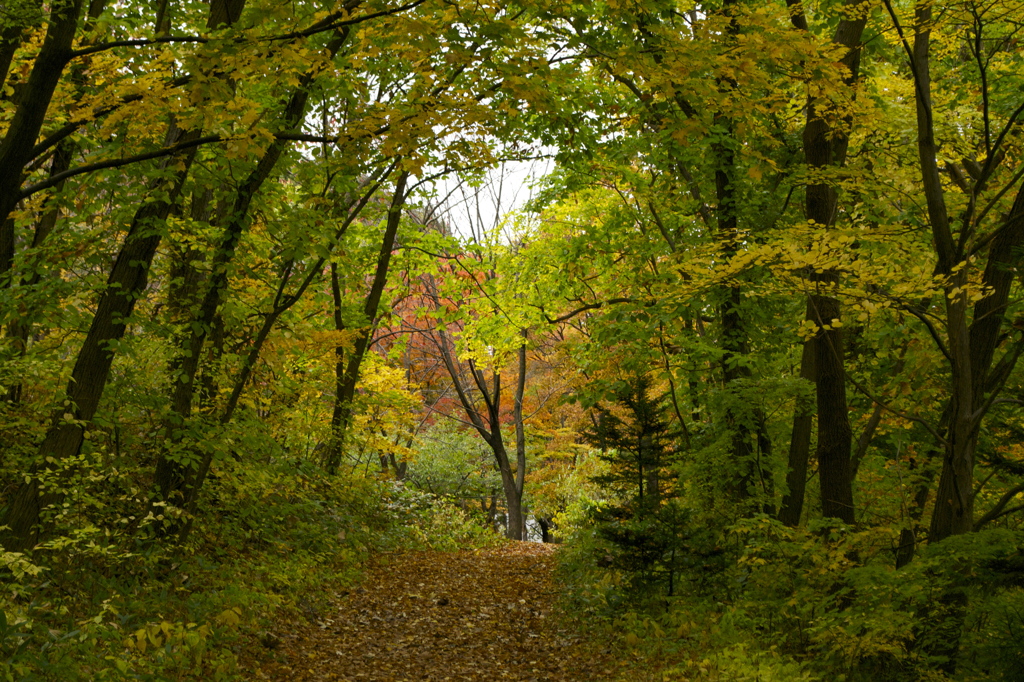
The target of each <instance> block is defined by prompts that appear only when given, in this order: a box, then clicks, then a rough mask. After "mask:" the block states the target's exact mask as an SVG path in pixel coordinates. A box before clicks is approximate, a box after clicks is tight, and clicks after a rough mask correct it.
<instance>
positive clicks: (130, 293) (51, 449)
mask: <svg viewBox="0 0 1024 682" xmlns="http://www.w3.org/2000/svg"><path fill="white" fill-rule="evenodd" d="M179 134H180V131H177V130H174V131H172V133H170V134H169V135H168V138H169V139H171V141H173V138H176V137H177V136H178V135H179ZM193 156H194V152H191V153H188V154H187V155H186V156H185V157H184V169H183V170H179V171H177V173H176V175H175V182H174V185H173V186H172V188H171V189H170V191H169V192H167V196H166V197H165V198H164V199H161V200H159V201H152V202H148V203H146V204H145V205H144V206H143V207H142V208H140V209H139V210H138V211H137V212H136V214H135V217H134V219H133V220H132V225H131V227H130V228H129V231H128V235H127V236H126V237H125V242H124V245H123V246H122V247H121V251H120V253H119V254H118V256H117V260H116V261H115V262H114V267H113V269H112V270H111V273H110V277H109V278H108V280H107V287H106V288H105V289H104V291H103V294H102V296H100V300H99V304H98V305H97V308H96V314H95V316H94V317H93V321H92V325H91V326H90V327H89V332H88V334H87V335H86V337H85V341H83V343H82V348H81V350H80V351H79V353H78V359H77V361H76V362H75V366H74V369H73V370H72V372H71V381H70V382H69V383H68V387H67V390H66V393H65V401H66V405H65V406H63V407H61V408H60V409H59V410H58V411H57V412H56V413H55V414H54V416H53V423H52V425H51V426H50V428H49V430H48V431H47V433H46V436H45V438H44V439H43V443H42V445H41V446H40V448H39V459H40V460H41V461H46V460H47V458H52V460H55V461H56V462H61V461H63V460H66V459H67V458H69V457H73V456H74V455H76V454H78V451H79V448H81V446H82V440H83V434H84V428H85V425H86V424H87V423H88V422H89V421H90V420H91V419H92V418H93V416H94V415H95V413H96V409H97V407H98V406H99V402H100V398H101V396H102V395H103V389H104V387H105V386H106V383H107V379H108V377H109V375H110V366H111V364H112V362H113V360H114V353H113V351H111V350H110V348H111V343H112V342H116V341H118V340H120V339H121V338H123V337H124V334H125V329H126V326H127V321H128V319H129V318H130V317H131V314H132V311H133V310H134V308H135V301H136V299H137V298H138V297H139V296H141V295H142V292H143V291H144V290H145V288H146V284H147V282H148V274H149V266H150V264H151V263H152V260H153V255H154V254H155V253H156V248H157V245H158V244H159V243H160V236H161V234H162V232H163V227H162V223H163V221H164V220H166V219H167V215H168V214H169V213H170V211H171V208H172V206H173V204H174V202H175V201H177V198H178V196H179V194H180V192H181V187H182V185H183V184H184V182H185V177H186V175H187V174H188V168H189V166H190V164H191V162H192V158H193ZM170 161H171V160H170V159H169V160H168V161H167V162H165V165H166V163H170ZM48 467H49V465H47V468H48ZM40 471H41V470H36V471H34V472H33V476H32V477H31V478H30V479H29V480H28V481H27V482H25V483H23V484H22V485H21V486H20V487H19V488H18V490H17V491H16V492H15V494H14V495H13V496H12V498H11V501H10V504H9V505H8V509H7V514H6V515H5V517H4V523H5V524H6V525H7V526H9V527H10V530H9V531H6V533H5V535H4V543H3V544H4V546H5V547H6V548H7V549H8V550H11V551H24V550H27V549H30V548H31V547H32V546H33V545H34V544H35V541H36V538H37V529H36V525H37V524H38V522H39V514H40V512H41V511H42V509H43V508H44V507H46V506H48V505H50V504H53V503H55V502H57V501H58V500H60V499H61V496H62V495H61V493H60V492H59V491H46V492H44V491H42V490H41V489H40V482H39V479H38V478H36V477H35V474H38V473H40Z"/></svg>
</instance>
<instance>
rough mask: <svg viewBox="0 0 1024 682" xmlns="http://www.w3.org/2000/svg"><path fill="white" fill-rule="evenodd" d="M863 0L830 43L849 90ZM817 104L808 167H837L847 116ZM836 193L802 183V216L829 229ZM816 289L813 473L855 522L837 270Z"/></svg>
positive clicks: (827, 498)
mask: <svg viewBox="0 0 1024 682" xmlns="http://www.w3.org/2000/svg"><path fill="white" fill-rule="evenodd" d="M865 4H866V3H865V2H864V0H846V2H844V10H845V12H846V15H845V16H844V18H843V19H842V20H840V22H839V26H838V27H837V28H836V32H835V35H834V36H833V38H832V42H833V43H835V44H836V45H839V46H842V47H844V48H846V53H845V54H844V55H843V58H842V59H841V60H840V61H841V64H842V65H843V66H845V67H846V68H847V69H848V71H847V74H846V76H845V78H844V81H845V85H846V86H847V87H849V88H851V89H852V88H854V87H855V86H856V84H857V82H858V80H859V70H860V68H859V67H860V52H861V49H860V42H861V35H862V34H863V32H864V26H865V24H866V22H867V20H866V14H865V12H863V11H862V9H863V6H865ZM793 23H794V25H796V26H797V27H798V28H801V29H804V28H806V18H805V17H804V15H803V13H802V11H800V12H797V13H794V15H793ZM819 108H824V109H827V108H828V104H827V103H825V102H820V101H818V100H816V99H815V98H810V99H809V101H808V103H807V123H806V125H805V127H804V135H803V143H804V155H805V157H806V161H807V165H808V166H809V167H811V168H813V169H827V168H834V167H840V166H842V165H843V164H844V163H845V162H846V151H847V147H848V145H849V138H848V130H847V129H843V128H848V127H849V126H850V124H851V123H852V121H851V120H850V119H849V118H847V119H845V120H844V121H843V126H842V127H840V128H835V127H833V126H832V125H831V124H830V123H829V122H828V120H827V119H826V118H825V116H822V115H819ZM837 206H838V196H837V194H836V190H835V187H833V186H832V185H830V184H828V183H824V182H819V183H814V184H811V185H808V186H807V190H806V198H805V206H804V214H805V215H806V217H807V219H808V221H811V222H813V223H814V224H815V225H817V226H819V228H820V229H831V228H832V227H833V226H834V223H835V218H836V209H837ZM809 279H810V281H811V283H812V284H813V286H814V288H815V292H814V293H813V294H812V295H811V296H810V300H809V304H808V318H807V319H809V320H810V321H811V322H814V323H815V325H817V326H818V333H817V335H816V336H815V339H814V341H815V343H814V360H815V367H816V371H817V374H816V381H815V384H816V385H815V388H816V391H817V400H816V402H817V409H818V448H817V456H818V476H819V482H820V488H821V512H822V515H823V516H825V517H830V518H837V519H840V520H842V521H844V522H846V523H853V522H854V507H853V478H852V476H851V470H850V450H851V446H852V442H853V435H852V431H851V429H850V416H849V413H848V410H847V403H846V367H845V365H846V360H845V357H844V353H843V333H842V329H841V328H840V325H841V313H840V306H839V300H838V299H837V298H836V297H835V293H834V289H835V287H836V286H837V284H838V282H839V273H838V272H837V271H835V270H830V269H826V270H824V271H823V272H820V273H817V272H815V273H812V274H811V275H810V277H809Z"/></svg>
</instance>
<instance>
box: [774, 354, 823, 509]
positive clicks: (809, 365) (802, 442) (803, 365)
mask: <svg viewBox="0 0 1024 682" xmlns="http://www.w3.org/2000/svg"><path fill="white" fill-rule="evenodd" d="M814 358H815V353H814V339H808V340H807V341H804V345H803V352H802V353H801V354H800V378H801V379H803V380H804V381H808V382H810V383H812V384H813V383H815V381H816V377H815V372H814ZM814 413H815V409H814V401H813V399H811V400H806V399H803V398H798V399H797V401H796V407H794V408H793V434H792V436H791V437H790V441H789V467H788V469H787V472H786V494H785V495H784V496H783V498H782V505H781V507H780V509H779V521H781V522H782V523H784V524H786V525H787V526H790V527H793V528H795V527H796V526H799V525H800V518H801V517H802V516H803V510H804V494H805V492H806V490H807V462H808V460H809V459H810V455H811V431H812V430H813V427H814Z"/></svg>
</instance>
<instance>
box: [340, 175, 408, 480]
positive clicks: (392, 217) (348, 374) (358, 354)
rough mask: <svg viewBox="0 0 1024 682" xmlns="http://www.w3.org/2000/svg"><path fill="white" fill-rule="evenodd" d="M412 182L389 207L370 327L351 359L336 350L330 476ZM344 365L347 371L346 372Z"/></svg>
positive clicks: (368, 303)
mask: <svg viewBox="0 0 1024 682" xmlns="http://www.w3.org/2000/svg"><path fill="white" fill-rule="evenodd" d="M408 180H409V174H408V173H406V172H403V173H402V174H401V175H400V176H399V177H398V181H397V182H396V183H395V193H394V196H393V198H392V200H391V206H390V207H389V208H388V222H387V226H386V227H385V228H384V237H383V239H382V240H381V247H380V252H379V253H378V254H377V267H376V269H375V271H374V273H373V282H372V283H371V284H370V290H369V291H368V292H367V295H366V299H365V301H364V302H363V316H364V318H365V320H366V324H367V326H366V327H365V328H364V329H363V330H361V331H360V332H359V335H358V336H357V337H356V342H355V345H354V347H353V349H352V353H351V354H350V355H349V356H348V358H345V357H344V350H343V349H342V348H341V347H338V348H337V349H335V353H336V354H337V362H336V364H335V395H334V410H333V412H332V414H331V438H330V441H329V442H328V447H327V451H326V452H325V454H324V468H325V469H326V470H327V473H329V474H334V473H336V472H337V470H338V466H340V464H341V457H342V453H343V452H344V447H345V436H346V432H347V431H348V427H349V422H350V421H351V419H352V400H353V399H354V398H355V395H356V385H357V384H358V383H359V370H360V367H361V366H362V364H363V358H364V357H365V356H366V351H367V349H369V347H370V340H371V339H372V338H373V333H374V330H375V329H376V326H377V313H378V309H379V308H380V301H381V298H382V297H383V296H384V287H385V286H386V285H387V282H388V273H389V272H390V270H391V255H392V253H393V252H394V250H395V239H396V237H397V236H398V228H399V225H401V222H402V210H403V207H404V206H405V200H406V198H407V197H408V194H407V193H406V184H407V183H408ZM331 275H332V284H331V286H332V291H333V292H334V295H335V306H334V311H335V312H334V324H335V328H336V329H338V330H339V331H340V330H342V329H344V324H343V322H342V319H341V310H340V305H341V289H340V288H339V287H338V286H337V277H336V275H335V272H334V270H333V269H332V270H331ZM343 366H344V370H343V371H342V367H343Z"/></svg>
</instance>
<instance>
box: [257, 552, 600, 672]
mask: <svg viewBox="0 0 1024 682" xmlns="http://www.w3.org/2000/svg"><path fill="white" fill-rule="evenodd" d="M554 551H555V549H554V547H552V546H551V545H542V544H538V543H530V542H517V543H510V544H508V545H504V546H502V547H499V548H496V549H486V550H476V551H463V552H447V553H446V552H412V553H407V554H400V555H391V556H387V557H381V558H380V559H379V560H377V561H376V562H375V564H374V565H372V566H370V567H369V568H368V569H367V573H366V576H365V580H364V582H363V583H362V585H361V586H360V587H356V588H354V589H352V590H349V591H344V592H340V593H339V594H338V597H337V598H336V599H334V600H332V606H331V607H330V609H323V610H322V611H321V612H320V613H318V614H316V617H314V618H313V619H312V620H313V622H312V623H301V624H299V623H297V624H295V626H294V627H293V629H292V631H291V632H290V633H289V634H288V635H284V636H283V637H282V640H283V641H281V642H279V643H275V645H277V648H278V654H279V655H278V656H277V657H276V658H277V661H276V662H274V663H268V664H264V665H263V666H262V668H261V669H260V670H258V671H254V677H255V679H264V680H282V681H284V680H288V681H291V680H308V681H310V682H312V681H314V680H316V681H320V680H325V681H328V680H379V681H381V682H383V681H385V680H386V681H388V682H398V681H400V680H431V681H437V682H440V681H442V680H451V681H452V682H455V681H457V680H458V681H462V680H517V681H522V682H527V681H533V680H537V681H541V680H545V681H547V680H550V681H556V680H573V681H574V682H575V681H580V682H583V681H589V680H599V679H601V678H602V677H605V676H606V674H607V673H609V672H611V671H610V670H607V669H606V663H607V661H605V660H603V659H604V658H605V657H604V656H601V655H599V654H595V652H594V651H593V647H588V648H585V647H584V646H583V643H582V642H581V641H580V640H579V638H578V637H577V636H575V635H573V634H572V633H571V632H570V631H567V630H564V629H562V628H560V627H559V626H558V624H557V623H556V622H555V618H554V616H553V614H552V606H553V601H554V598H555V592H554V586H553V583H552V580H551V571H552V569H553V568H554V563H555V559H554V556H553V554H554Z"/></svg>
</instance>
